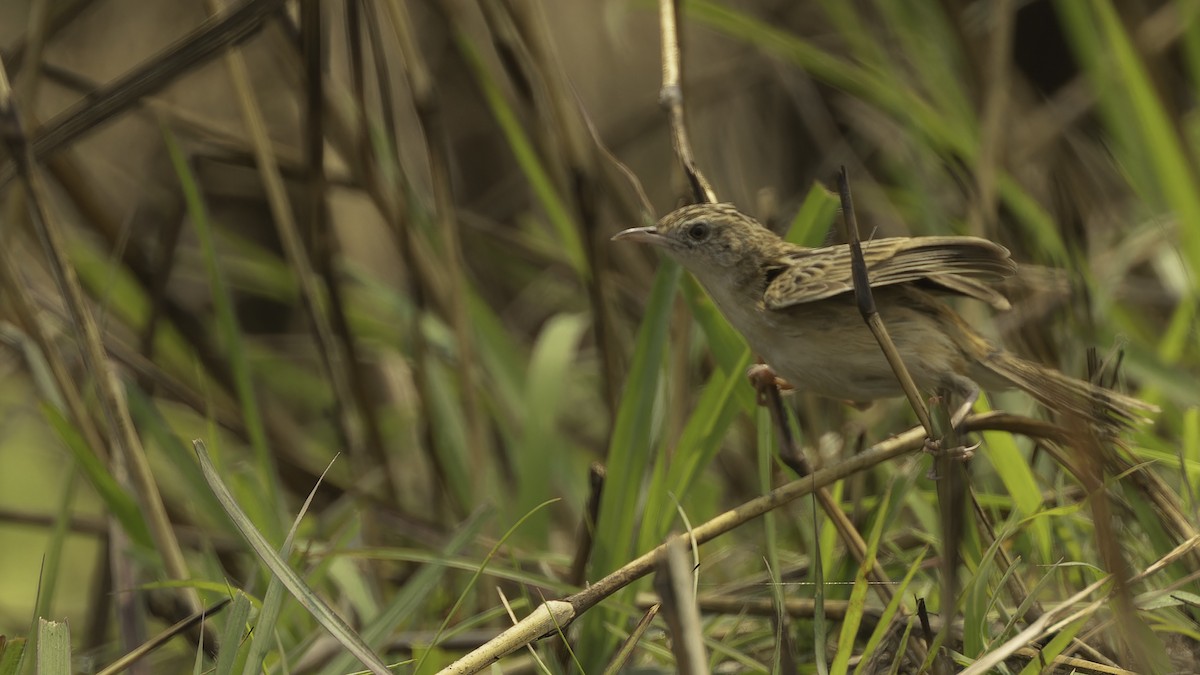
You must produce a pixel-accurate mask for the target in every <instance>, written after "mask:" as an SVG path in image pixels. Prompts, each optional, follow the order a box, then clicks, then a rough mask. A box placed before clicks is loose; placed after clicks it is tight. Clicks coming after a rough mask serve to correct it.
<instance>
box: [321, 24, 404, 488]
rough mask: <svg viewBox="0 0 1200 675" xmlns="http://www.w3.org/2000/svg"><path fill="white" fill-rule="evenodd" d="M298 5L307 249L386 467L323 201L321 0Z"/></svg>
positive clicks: (353, 391)
mask: <svg viewBox="0 0 1200 675" xmlns="http://www.w3.org/2000/svg"><path fill="white" fill-rule="evenodd" d="M348 4H350V5H353V4H355V3H354V2H350V3H348ZM301 8H302V16H301V17H300V25H301V37H302V51H303V56H304V69H305V76H306V77H305V78H304V80H305V88H304V92H305V108H304V110H305V112H304V153H305V162H306V164H307V165H308V200H309V201H308V217H309V223H308V248H309V250H311V251H312V253H313V257H314V258H315V260H316V267H317V271H318V272H319V273H320V275H321V278H322V279H324V280H325V289H326V290H327V291H328V293H329V315H330V316H329V318H330V321H331V322H332V324H333V326H332V327H333V330H334V332H335V334H336V335H337V337H338V339H339V340H340V342H341V345H342V347H343V349H345V360H344V361H345V367H344V372H345V375H346V380H347V382H346V384H347V386H348V387H349V390H350V391H349V393H350V395H351V396H352V397H353V399H352V400H353V403H354V407H355V408H356V409H357V413H358V419H360V420H361V422H362V432H363V437H364V438H363V443H364V444H365V447H364V451H365V452H366V454H367V456H368V457H370V458H371V460H372V462H373V463H374V465H375V466H376V467H380V468H382V467H386V466H387V459H388V458H387V453H386V450H385V449H384V442H383V433H382V431H381V430H380V426H379V416H378V415H377V414H376V413H375V406H373V405H372V404H371V398H370V395H369V394H368V392H367V386H366V383H365V382H363V378H362V376H361V372H360V370H359V363H360V361H359V350H358V343H357V341H356V340H355V338H354V333H353V332H352V331H351V329H350V324H349V322H348V321H347V319H346V302H345V298H344V297H343V294H342V286H341V284H339V283H338V280H337V270H336V269H335V267H334V254H335V253H336V249H337V243H336V239H335V237H334V234H333V228H332V225H331V224H330V223H329V220H328V217H327V215H328V212H329V208H328V204H327V202H326V197H327V193H326V189H327V182H326V180H325V108H324V103H325V92H324V82H325V79H324V77H323V69H322V65H323V62H322V52H321V44H322V33H321V24H322V21H321V19H322V17H321V3H320V2H317V1H315V0H314V1H312V2H305V3H301ZM333 367H336V364H333ZM347 413H348V411H347ZM380 474H381V476H382V480H383V490H384V493H385V495H386V496H387V499H388V501H389V502H390V503H393V504H394V503H396V502H397V488H396V485H395V481H394V476H393V473H392V472H391V471H387V470H383V471H381V472H380Z"/></svg>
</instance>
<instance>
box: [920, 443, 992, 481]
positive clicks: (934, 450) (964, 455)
mask: <svg viewBox="0 0 1200 675" xmlns="http://www.w3.org/2000/svg"><path fill="white" fill-rule="evenodd" d="M979 446H980V443H973V444H971V445H960V446H958V447H954V448H942V442H941V441H939V440H934V439H932V438H929V437H926V438H925V448H924V449H925V452H927V453H929V454H931V455H933V457H934V463H933V467H932V468H930V469H929V473H927V474H926V478H928V479H929V480H937V479H938V473H937V460H938V459H941V458H942V457H946V458H948V459H950V460H953V461H955V462H965V461H967V460H969V459H971V458H972V457H974V456H975V451H976V450H978V449H979Z"/></svg>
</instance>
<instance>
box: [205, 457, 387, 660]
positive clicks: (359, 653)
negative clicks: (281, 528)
mask: <svg viewBox="0 0 1200 675" xmlns="http://www.w3.org/2000/svg"><path fill="white" fill-rule="evenodd" d="M192 444H193V446H194V447H195V448H196V458H197V460H198V461H199V462H200V468H201V469H202V470H203V471H204V478H205V479H206V480H207V481H208V484H209V486H210V487H211V488H212V491H213V494H215V495H216V497H217V499H218V500H219V501H220V502H221V506H222V508H224V509H225V512H226V513H227V514H228V515H229V518H230V519H231V520H232V521H233V524H234V525H235V526H236V527H237V528H238V532H240V533H241V535H242V538H243V539H244V540H245V541H246V543H247V544H249V545H250V548H251V549H253V550H254V553H255V555H257V556H258V559H259V560H260V561H262V563H263V564H264V565H266V566H267V567H268V568H269V569H270V570H271V573H272V574H273V575H275V576H276V577H278V578H279V579H280V581H282V582H283V585H284V586H286V587H287V589H288V591H290V592H291V593H292V597H294V598H296V600H298V601H299V602H300V604H301V605H302V606H303V607H304V608H305V609H306V610H308V612H309V613H310V614H312V616H313V618H315V619H316V620H317V621H318V622H319V623H320V624H321V625H322V626H323V627H324V628H325V630H327V631H329V633H330V635H332V636H333V637H334V639H336V640H337V641H338V642H339V643H341V644H342V646H344V647H345V648H346V649H347V650H348V651H349V652H350V653H351V654H353V655H354V656H355V657H356V658H357V659H358V660H359V661H360V662H362V664H363V665H365V666H367V668H369V669H370V670H371V672H373V673H375V675H390V673H389V671H388V668H387V666H386V665H385V664H384V663H383V662H382V661H380V660H379V657H377V656H375V654H374V652H372V651H371V648H370V647H369V646H368V645H367V644H366V643H365V642H363V639H362V638H361V637H359V635H358V634H357V633H355V632H354V630H353V629H352V628H350V626H348V625H347V624H346V622H345V621H343V620H342V618H341V617H340V616H338V615H337V613H336V612H334V611H333V609H332V608H330V607H329V605H328V604H326V603H325V601H324V600H322V599H321V598H320V596H318V595H317V594H316V592H315V591H313V590H312V589H311V588H309V587H308V585H307V584H305V583H304V581H303V580H302V579H301V578H300V577H299V575H297V574H296V573H295V572H294V571H293V570H292V568H291V567H288V564H287V561H285V560H284V559H283V558H281V557H279V554H278V553H276V552H275V550H274V549H273V548H271V545H270V544H268V543H267V540H266V539H265V538H264V537H263V535H262V533H261V532H259V530H258V528H257V527H255V525H254V523H253V521H251V520H250V518H249V517H248V516H247V515H246V512H245V511H243V510H242V508H241V506H239V505H238V503H237V502H236V501H235V500H234V498H233V494H232V493H231V492H230V491H229V488H228V487H227V486H226V485H225V482H224V481H223V480H221V476H220V475H219V474H218V473H217V469H216V467H215V466H214V465H213V463H212V459H211V458H210V457H209V456H208V451H207V450H206V449H205V448H204V442H203V441H200V440H195V441H192Z"/></svg>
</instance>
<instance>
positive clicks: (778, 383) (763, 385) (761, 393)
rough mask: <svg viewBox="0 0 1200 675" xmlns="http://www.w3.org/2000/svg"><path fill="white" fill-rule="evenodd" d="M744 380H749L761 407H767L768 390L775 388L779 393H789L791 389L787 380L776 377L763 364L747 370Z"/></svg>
mask: <svg viewBox="0 0 1200 675" xmlns="http://www.w3.org/2000/svg"><path fill="white" fill-rule="evenodd" d="M746 378H747V379H749V380H750V385H751V386H753V387H754V391H756V392H757V393H758V399H757V400H758V404H759V405H761V406H766V405H767V390H768V388H770V387H775V388H776V389H779V390H780V391H791V390H792V389H793V387H792V385H790V384H788V382H787V380H785V379H783V378H782V377H779V376H778V375H776V374H775V370H774V369H773V368H771V366H768V365H767V364H765V363H756V364H754V365H752V366H750V367H749V368H747V369H746Z"/></svg>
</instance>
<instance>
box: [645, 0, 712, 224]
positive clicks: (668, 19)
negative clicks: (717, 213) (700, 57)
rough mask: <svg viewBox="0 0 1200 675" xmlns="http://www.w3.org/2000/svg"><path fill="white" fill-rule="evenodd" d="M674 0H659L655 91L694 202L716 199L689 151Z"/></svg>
mask: <svg viewBox="0 0 1200 675" xmlns="http://www.w3.org/2000/svg"><path fill="white" fill-rule="evenodd" d="M678 9H679V7H678V2H677V0H658V18H659V21H658V23H659V28H660V30H661V32H662V73H663V77H662V89H660V90H659V93H658V103H659V105H661V106H662V107H663V108H665V109H666V111H667V117H668V120H669V121H670V125H671V142H672V143H673V144H674V146H675V154H676V156H678V157H679V161H680V163H681V164H683V171H684V173H685V174H686V175H687V179H688V184H689V185H691V187H692V196H693V198H694V200H695V201H696V202H697V203H700V202H707V203H709V204H715V203H717V195H716V193H715V192H713V189H712V185H710V184H709V182H708V179H706V178H705V177H704V174H702V173H700V169H699V168H697V167H696V159H695V157H694V156H693V155H692V142H691V141H690V140H689V138H688V132H687V124H686V122H685V120H684V113H683V63H682V59H681V50H680V48H679V23H678V20H677V17H678V14H679V12H678Z"/></svg>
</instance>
